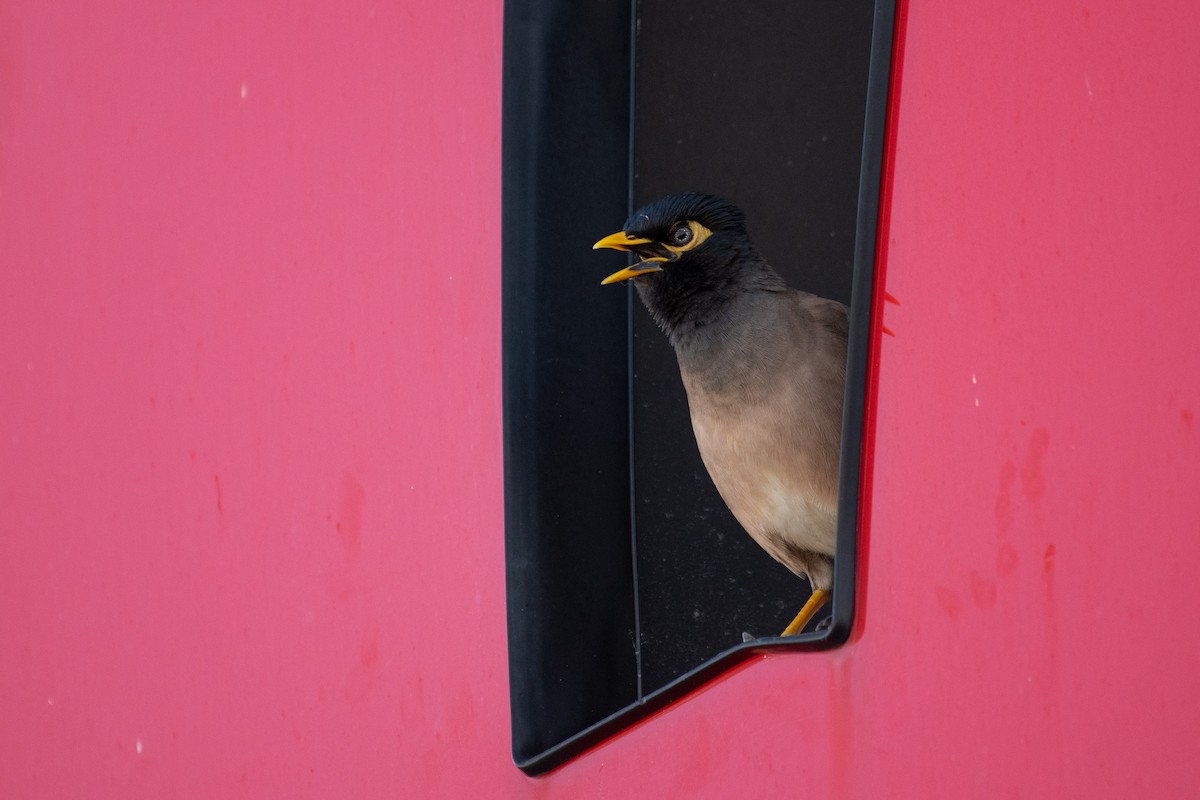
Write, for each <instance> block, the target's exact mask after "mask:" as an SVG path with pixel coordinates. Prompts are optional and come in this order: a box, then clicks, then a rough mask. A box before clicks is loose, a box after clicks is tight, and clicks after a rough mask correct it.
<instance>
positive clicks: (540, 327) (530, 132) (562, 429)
mask: <svg viewBox="0 0 1200 800" xmlns="http://www.w3.org/2000/svg"><path fill="white" fill-rule="evenodd" d="M874 6H875V11H874V20H873V29H872V46H871V55H870V65H869V72H868V80H867V94H866V99H867V103H866V114H865V125H864V132H863V145H862V160H861V165H860V173H859V193H858V211H857V217H856V225H855V243H854V264H853V275H852V292H851V298H852V299H851V303H850V340H849V352H848V359H847V394H846V402H845V408H844V415H843V424H842V462H841V474H840V483H839V501H838V558H837V560H836V564H835V578H834V588H833V592H832V600H831V604H830V605H831V609H832V610H831V615H830V624H829V626H828V627H827V628H825V629H824V630H821V631H818V632H811V633H804V634H801V635H799V636H795V637H790V638H788V639H779V638H768V639H758V640H754V641H751V642H747V643H744V644H740V645H735V646H733V647H731V648H729V649H727V650H725V651H723V652H721V653H719V654H717V655H716V656H714V657H712V658H710V659H708V660H707V661H705V662H703V663H702V664H700V665H699V666H697V667H695V668H694V669H692V670H690V671H688V672H687V673H685V674H683V675H680V676H679V677H678V678H676V679H674V680H672V681H670V682H669V683H667V684H666V685H664V686H661V687H660V688H657V689H655V690H653V691H650V692H648V693H643V692H642V687H641V685H640V684H641V681H640V674H639V666H638V663H637V659H635V658H632V657H631V656H632V653H633V652H634V651H635V650H636V649H637V642H636V636H637V634H636V633H635V632H636V630H637V627H638V622H637V591H636V586H635V583H634V579H633V577H632V574H631V573H632V571H633V564H634V557H635V555H636V554H635V553H634V551H633V547H634V545H633V543H632V541H631V538H632V537H631V534H632V531H631V527H632V525H631V502H632V501H631V487H630V486H629V475H630V470H631V465H630V453H631V449H632V444H631V439H630V436H631V433H630V431H631V426H630V419H631V416H630V415H631V414H632V409H631V408H630V398H631V396H632V393H631V383H630V381H631V377H630V375H631V368H630V349H629V348H630V344H629V342H628V341H625V342H622V341H620V340H619V337H615V336H614V337H597V336H596V332H598V331H618V332H619V331H621V330H626V331H630V330H631V327H630V323H629V320H630V314H631V313H635V312H642V310H641V309H634V308H632V306H631V303H633V302H636V300H633V299H632V294H631V293H628V292H619V291H618V292H610V293H607V294H601V293H600V291H599V289H598V287H596V286H595V285H594V283H595V282H594V281H590V280H589V279H588V278H589V276H588V275H587V274H585V271H584V270H583V269H581V268H580V267H579V266H574V265H582V264H586V262H585V260H584V257H585V256H586V253H587V248H588V247H589V246H590V244H591V241H593V240H594V239H595V238H598V235H599V234H604V233H607V232H611V231H610V229H615V228H614V224H613V222H614V219H613V217H614V209H622V210H624V209H627V208H628V206H629V205H630V201H631V194H632V182H633V166H632V158H631V156H632V147H633V138H632V133H631V131H632V125H631V117H632V114H633V110H632V99H631V98H632V94H633V92H632V73H633V69H634V67H633V60H632V58H631V52H632V49H633V44H634V42H633V27H634V26H633V24H632V19H633V13H634V6H633V4H631V5H630V6H629V7H626V8H624V9H613V8H612V7H611V6H610V5H608V4H603V3H587V2H584V3H572V2H563V0H522V1H521V2H514V1H513V0H510V2H508V3H506V5H505V32H504V37H505V38H504V45H505V55H504V101H503V107H504V122H503V136H504V141H503V159H504V162H503V170H502V172H503V190H502V191H503V233H502V260H503V276H502V305H503V359H504V363H503V377H504V390H503V392H504V421H505V431H504V454H505V549H506V562H507V565H506V578H507V603H508V627H509V673H510V689H511V699H512V735H513V758H514V761H515V762H516V764H517V766H519V767H520V768H521V769H522V770H524V771H526V772H527V773H530V774H537V773H540V772H544V771H546V770H548V769H551V768H553V767H554V766H557V765H558V764H560V763H562V762H563V761H564V760H566V759H568V758H570V757H571V756H573V755H575V754H577V753H579V752H581V751H582V750H584V749H586V748H587V747H590V746H592V745H593V744H595V743H597V742H599V741H600V740H602V739H604V738H605V737H607V736H609V735H611V734H613V733H615V732H616V731H618V730H620V729H622V728H625V727H627V726H628V725H630V724H632V723H633V722H635V721H636V720H638V719H641V718H643V717H645V716H646V715H648V714H650V713H653V712H654V711H657V710H659V709H661V708H663V707H664V706H666V705H667V704H669V703H671V702H672V701H674V700H676V699H678V698H679V697H681V696H683V695H684V694H686V693H687V692H689V691H691V690H693V689H695V688H696V687H698V686H699V685H700V684H702V683H704V682H705V681H708V680H710V679H711V678H713V677H715V676H716V675H718V674H719V673H721V672H724V671H726V670H728V669H729V668H731V667H732V666H734V665H736V664H737V663H739V662H741V661H744V660H746V659H747V658H750V657H752V656H754V655H757V654H760V653H764V652H780V651H787V650H818V649H826V648H830V647H835V646H837V645H839V644H841V643H843V642H844V641H845V640H846V639H847V637H848V636H849V635H850V631H851V628H852V625H853V619H854V592H855V575H854V572H855V566H856V561H857V529H858V511H859V489H860V467H861V458H860V456H861V445H862V436H863V428H864V422H865V421H864V402H865V397H866V381H867V372H868V357H869V352H868V343H869V334H870V316H871V298H872V285H873V274H874V260H875V254H876V247H877V242H876V229H877V224H878V215H879V194H880V182H881V176H882V161H883V139H884V121H885V116H886V100H887V90H888V78H889V69H890V61H891V47H892V28H893V16H894V2H893V0H875V3H874ZM621 65H624V66H625V68H626V71H625V72H624V74H621V72H620V69H619V68H618V67H619V66H621ZM551 75H554V76H557V77H556V80H555V81H551V80H550V76H551ZM565 75H570V76H571V78H570V80H569V81H567V79H566V78H565V77H564V76H565ZM564 84H565V85H564ZM642 313H644V312H642ZM585 334H586V335H585ZM598 410H600V411H601V413H599V414H597V411H598ZM622 476H624V479H625V483H624V485H622V480H621V478H622Z"/></svg>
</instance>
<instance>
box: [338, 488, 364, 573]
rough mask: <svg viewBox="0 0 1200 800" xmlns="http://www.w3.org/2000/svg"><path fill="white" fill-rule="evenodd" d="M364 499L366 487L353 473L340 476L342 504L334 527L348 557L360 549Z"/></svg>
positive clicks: (355, 554)
mask: <svg viewBox="0 0 1200 800" xmlns="http://www.w3.org/2000/svg"><path fill="white" fill-rule="evenodd" d="M366 499H367V491H366V489H364V488H363V486H362V484H361V483H359V482H358V481H357V480H355V478H354V476H353V475H349V474H348V475H346V476H345V477H344V478H342V506H341V509H340V511H339V513H338V521H337V526H336V527H337V534H338V538H339V539H341V540H342V546H343V547H344V548H345V549H346V556H347V557H348V558H354V557H355V556H357V555H358V553H359V550H361V549H362V521H363V503H364V502H365V501H366Z"/></svg>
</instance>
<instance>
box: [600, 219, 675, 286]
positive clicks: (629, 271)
mask: <svg viewBox="0 0 1200 800" xmlns="http://www.w3.org/2000/svg"><path fill="white" fill-rule="evenodd" d="M643 244H654V240H653V239H641V238H638V237H636V236H630V235H628V234H627V233H625V232H624V231H617V232H616V233H614V234H612V235H611V236H605V237H604V238H603V239H601V240H600V241H598V242H596V243H595V244H594V245H592V249H593V250H621V251H623V252H626V253H628V252H630V251H632V250H633V249H634V248H635V247H638V246H639V245H643ZM666 260H667V259H666V257H665V256H649V257H647V258H645V259H643V260H641V261H639V262H638V263H636V264H633V265H631V266H628V267H626V268H625V269H623V270H620V271H619V272H614V273H613V274H612V275H609V276H608V277H607V278H605V279H604V280H602V281H600V285H601V286H607V285H608V284H610V283H620V282H621V281H627V280H629V279H630V278H636V277H637V276H638V275H645V274H646V273H647V272H657V271H659V270H660V269H662V267H660V266H658V263H661V262H664V261H666ZM647 264H653V266H646V265H647Z"/></svg>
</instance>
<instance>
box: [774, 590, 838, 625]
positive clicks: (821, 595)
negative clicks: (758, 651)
mask: <svg viewBox="0 0 1200 800" xmlns="http://www.w3.org/2000/svg"><path fill="white" fill-rule="evenodd" d="M828 602H829V592H827V591H825V590H824V589H814V590H813V593H812V597H810V598H808V602H807V603H805V604H804V608H802V609H800V613H799V614H797V615H796V618H795V619H794V620H792V624H791V625H788V626H787V627H786V628H784V630H783V633H781V634H779V635H780V636H791V635H792V634H794V633H799V632H800V631H802V630H804V626H805V625H807V624H808V621H809V620H810V619H812V618H813V614H816V613H817V612H818V611H820V610H821V606H823V605H825V604H826V603H828Z"/></svg>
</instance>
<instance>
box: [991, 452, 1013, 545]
mask: <svg viewBox="0 0 1200 800" xmlns="http://www.w3.org/2000/svg"><path fill="white" fill-rule="evenodd" d="M1016 480H1017V465H1016V464H1014V463H1013V462H1011V461H1005V462H1004V465H1003V466H1002V467H1000V486H999V487H998V488H997V489H996V532H997V533H998V534H1000V535H1001V536H1004V535H1005V534H1007V533H1008V529H1009V527H1011V526H1012V521H1013V507H1012V487H1013V484H1014V483H1016Z"/></svg>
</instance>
